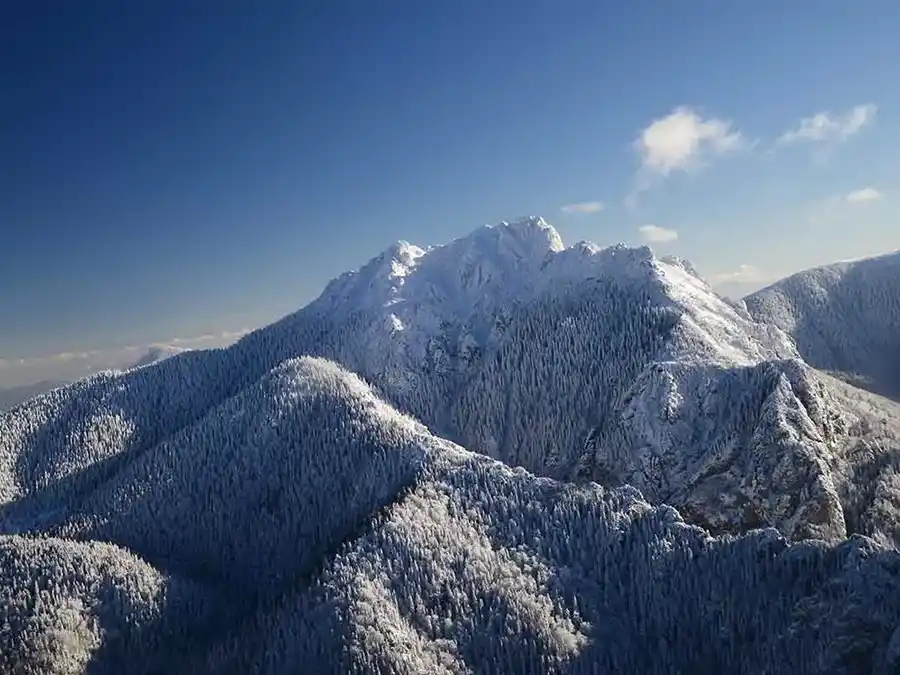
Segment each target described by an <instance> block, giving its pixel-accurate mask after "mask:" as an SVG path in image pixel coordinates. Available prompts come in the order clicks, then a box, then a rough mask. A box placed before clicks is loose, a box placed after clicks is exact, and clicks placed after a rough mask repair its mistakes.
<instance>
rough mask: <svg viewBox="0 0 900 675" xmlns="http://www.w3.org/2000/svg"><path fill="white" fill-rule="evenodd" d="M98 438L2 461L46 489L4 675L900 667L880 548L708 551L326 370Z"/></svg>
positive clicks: (659, 512)
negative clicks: (183, 419)
mask: <svg viewBox="0 0 900 675" xmlns="http://www.w3.org/2000/svg"><path fill="white" fill-rule="evenodd" d="M176 358H177V357H176ZM116 377H117V378H118V379H124V378H126V377H128V375H119V376H116ZM44 403H45V405H46V404H47V403H48V402H44ZM26 409H27V410H31V411H32V413H33V414H35V415H36V414H38V413H39V411H40V410H44V412H45V413H46V411H47V408H46V407H43V408H42V407H41V401H40V399H39V400H38V401H37V402H32V403H30V404H27V405H26ZM115 415H116V411H114V410H112V409H108V410H107V417H108V419H107V421H106V422H105V428H106V429H108V430H109V429H112V428H116V427H118V428H121V427H122V424H123V423H122V422H121V421H120V422H114V421H113V420H114V419H115ZM9 418H10V416H9V415H7V416H5V417H4V418H3V422H4V424H8V423H9V421H10V419H9ZM16 419H19V418H18V417H17V416H16ZM101 426H104V424H101V423H100V422H99V421H98V423H97V427H95V428H99V427H101ZM8 431H9V429H8V428H5V429H4V432H8ZM109 435H110V432H107V434H106V435H104V434H101V433H95V434H93V435H89V436H86V437H85V438H84V442H83V445H84V449H85V451H86V454H85V455H84V456H83V457H82V460H83V461H82V463H81V465H80V466H79V467H78V468H75V467H73V463H72V461H73V459H74V458H73V457H71V456H70V455H69V454H68V453H67V452H66V451H60V450H56V451H53V450H51V451H50V452H49V453H48V454H45V455H42V456H41V457H33V456H32V457H24V456H18V457H16V460H17V461H16V462H14V464H15V465H16V466H24V465H28V464H32V465H33V464H34V463H35V462H37V463H40V464H41V465H42V466H43V467H44V469H45V471H46V475H47V476H54V477H55V478H54V479H53V480H44V481H35V480H34V478H35V477H34V475H33V474H32V475H26V473H24V472H22V471H20V470H13V471H12V473H11V475H6V476H5V482H6V483H7V484H9V483H14V484H16V485H18V486H19V491H20V496H18V497H17V498H15V499H12V500H7V501H5V503H4V506H3V517H2V518H0V525H2V527H3V529H4V530H8V528H9V525H10V523H15V525H16V528H15V529H16V530H17V533H11V532H8V531H7V532H6V533H5V534H3V535H0V556H2V560H3V564H2V565H0V570H3V572H2V574H3V584H2V586H0V588H2V589H3V590H2V593H0V602H2V607H3V613H2V614H0V616H2V621H3V622H4V623H3V630H0V647H2V654H3V658H4V659H5V661H4V662H3V663H4V667H5V668H6V669H7V670H8V671H9V672H21V673H32V672H35V673H36V672H42V673H43V672H55V673H75V672H85V671H86V669H87V668H89V669H90V672H92V673H107V672H110V673H112V672H121V671H122V668H123V666H127V670H128V672H137V673H153V672H165V673H197V672H203V673H232V672H242V673H287V672H309V673H410V674H413V673H416V674H419V673H466V672H485V673H487V672H521V673H529V672H535V673H536V672H542V673H544V672H549V673H554V672H555V673H572V674H575V673H593V672H598V671H599V672H635V673H651V672H653V673H655V672H672V673H674V672H733V673H782V672H785V673H787V672H791V673H822V672H851V673H863V672H873V673H883V674H887V673H891V672H894V669H895V668H897V667H898V666H900V648H898V637H897V636H898V635H900V554H898V553H897V552H896V551H891V550H887V549H884V548H882V547H879V546H878V545H877V544H876V543H875V542H872V541H871V540H868V539H866V538H863V537H855V538H853V539H851V540H849V541H846V542H843V543H836V544H826V543H824V542H805V543H797V544H793V545H792V544H790V543H789V542H788V541H787V540H786V539H784V538H783V537H782V536H781V535H779V534H778V533H777V532H775V531H774V530H762V531H757V532H753V533H750V534H747V535H744V536H741V537H737V538H735V537H730V536H726V537H722V538H715V537H711V536H710V535H709V534H708V533H706V532H705V531H703V530H701V529H699V528H696V527H693V526H690V525H688V524H686V523H685V522H684V521H683V520H682V519H681V517H680V516H679V515H678V513H677V511H675V510H674V509H672V508H670V507H665V506H657V507H653V506H651V505H650V504H648V503H647V502H646V501H644V500H643V499H642V498H641V496H640V494H639V493H638V492H637V491H636V490H634V489H633V488H629V487H620V488H614V489H604V488H602V487H601V486H599V485H597V484H594V483H590V484H584V485H575V484H566V483H560V482H556V481H553V480H550V479H546V478H538V477H535V476H533V475H532V474H530V473H528V472H526V471H524V470H522V469H513V468H510V467H508V466H506V465H504V464H502V463H500V462H497V461H495V460H491V459H490V458H487V457H484V456H482V455H478V454H474V453H470V452H468V451H466V450H464V449H462V448H460V447H459V446H456V445H454V444H452V443H449V442H447V441H445V440H442V439H440V438H437V437H435V436H434V435H433V434H431V433H430V432H429V431H428V430H427V429H426V428H425V427H424V426H422V425H421V424H419V423H418V422H416V421H415V420H413V419H411V418H410V417H408V416H405V415H403V414H401V413H399V412H397V411H396V410H394V409H393V408H392V407H391V406H390V405H388V404H387V403H386V402H384V401H383V400H381V399H379V397H378V396H377V395H376V394H375V393H374V392H373V391H372V390H371V388H370V387H369V386H368V385H366V384H365V383H364V382H363V381H362V380H361V379H360V378H359V377H358V376H356V375H353V374H350V373H348V372H346V371H345V370H343V369H342V368H340V367H339V366H337V365H335V364H333V363H330V362H327V361H324V360H320V359H313V358H308V357H307V358H301V359H294V360H290V361H287V362H285V363H283V364H281V365H279V366H278V367H277V368H275V369H273V370H272V371H270V372H269V373H267V374H265V375H264V376H263V377H262V378H260V379H259V380H258V381H256V382H254V383H252V384H251V385H249V386H247V387H246V388H243V389H242V390H241V391H240V392H239V393H238V394H236V395H235V396H234V397H232V398H230V399H228V400H227V401H223V402H222V403H221V404H220V405H217V406H214V407H212V408H210V409H209V410H208V411H207V412H206V413H205V414H203V415H201V416H200V417H199V418H198V419H197V420H195V421H194V422H192V423H190V424H188V425H186V426H185V427H184V428H183V429H182V430H180V431H177V432H175V433H173V434H172V435H171V436H170V437H168V438H167V439H166V440H164V441H161V442H159V443H157V444H155V445H153V447H150V448H147V449H146V450H143V451H141V452H134V451H131V450H128V449H122V450H121V451H120V452H119V453H118V454H117V455H116V456H115V461H114V463H113V464H112V465H110V464H109V457H104V456H103V455H104V453H105V452H106V450H107V448H108V447H109V444H108V443H107V442H106V441H107V439H108V437H109ZM120 436H121V434H120ZM3 437H4V438H5V437H6V433H4V436H3ZM21 447H22V446H20V448H21ZM92 448H93V450H92ZM73 469H74V470H73ZM101 540H102V541H106V542H110V543H96V542H97V541H101ZM35 585H37V587H39V588H41V589H42V594H41V596H40V598H41V600H40V601H39V602H35V601H34V596H33V595H31V593H30V591H29V590H27V589H32V588H35ZM713 632H714V633H715V635H716V639H709V636H710V634H711V633H713ZM648 639H649V640H652V641H653V642H652V644H654V645H657V647H654V648H648V646H649V644H648V642H647V640H648ZM126 655H127V656H126Z"/></svg>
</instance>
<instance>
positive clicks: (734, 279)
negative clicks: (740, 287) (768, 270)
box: [712, 263, 766, 284]
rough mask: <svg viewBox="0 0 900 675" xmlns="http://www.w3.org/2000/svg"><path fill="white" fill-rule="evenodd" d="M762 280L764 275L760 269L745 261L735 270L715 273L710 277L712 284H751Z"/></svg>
mask: <svg viewBox="0 0 900 675" xmlns="http://www.w3.org/2000/svg"><path fill="white" fill-rule="evenodd" d="M763 281H766V275H765V274H763V272H762V270H760V269H759V268H758V267H754V266H753V265H748V264H746V263H744V264H741V265H738V267H737V269H736V270H732V271H731V272H723V273H720V274H716V275H714V276H713V278H712V282H713V283H714V284H724V283H737V284H751V283H760V282H763Z"/></svg>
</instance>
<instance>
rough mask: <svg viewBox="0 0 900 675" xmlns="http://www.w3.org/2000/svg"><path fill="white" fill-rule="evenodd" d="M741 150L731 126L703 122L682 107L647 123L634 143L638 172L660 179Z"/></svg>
mask: <svg viewBox="0 0 900 675" xmlns="http://www.w3.org/2000/svg"><path fill="white" fill-rule="evenodd" d="M745 146H746V142H745V140H744V137H743V136H742V135H741V132H740V131H737V130H736V129H734V128H733V127H732V123H731V122H729V121H727V120H721V119H716V118H712V117H711V118H707V119H704V118H703V117H702V116H701V115H700V114H699V113H697V112H696V111H695V110H693V109H692V108H688V107H685V106H682V107H679V108H675V110H673V111H672V112H671V113H669V114H668V115H666V116H665V117H661V118H659V119H656V120H654V121H653V122H651V123H650V125H649V126H648V127H647V128H645V129H644V130H643V131H641V133H640V135H639V136H638V137H637V139H636V140H635V141H634V148H635V150H637V152H638V154H639V155H640V157H641V166H642V169H643V170H645V171H649V172H652V173H656V174H660V175H662V176H667V175H668V174H670V173H672V172H673V171H687V170H690V169H692V168H695V167H697V166H699V165H701V164H702V163H703V162H704V161H706V160H707V159H709V158H710V157H712V156H715V155H721V154H725V153H728V152H734V151H735V150H740V149H741V148H743V147H745Z"/></svg>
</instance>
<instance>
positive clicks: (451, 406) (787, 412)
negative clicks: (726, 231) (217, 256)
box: [0, 218, 900, 541]
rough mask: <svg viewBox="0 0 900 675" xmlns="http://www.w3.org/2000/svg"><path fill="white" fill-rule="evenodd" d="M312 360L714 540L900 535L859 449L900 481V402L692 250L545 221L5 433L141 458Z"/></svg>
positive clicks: (373, 274)
mask: <svg viewBox="0 0 900 675" xmlns="http://www.w3.org/2000/svg"><path fill="white" fill-rule="evenodd" d="M298 355H312V356H319V357H322V358H326V359H330V360H333V361H335V362H337V363H340V364H341V365H342V366H344V367H345V368H347V369H349V370H351V371H353V372H356V373H358V374H359V375H361V376H362V377H363V378H364V379H365V380H366V381H368V382H369V383H371V384H372V385H373V386H375V387H376V389H377V391H378V392H379V394H380V395H381V396H383V397H384V398H385V399H386V400H388V401H389V402H390V403H391V404H392V405H394V406H395V407H396V408H398V409H400V410H402V411H404V412H405V413H407V414H410V415H411V416H413V417H414V418H415V419H417V420H419V421H421V422H422V423H424V424H425V425H426V426H427V427H428V428H429V429H431V430H432V431H433V432H435V433H436V434H438V435H440V436H442V437H445V438H448V439H450V440H452V441H454V442H457V443H459V444H461V445H463V446H464V447H467V448H469V449H471V450H474V451H477V452H480V453H483V454H486V455H489V456H491V457H494V458H496V459H499V460H501V461H503V462H505V463H507V464H510V465H513V466H522V467H524V468H526V469H528V470H529V471H532V472H533V473H536V474H538V475H543V476H548V477H552V478H556V479H562V480H584V479H593V480H596V481H598V482H600V483H601V484H604V485H608V486H612V485H622V484H631V485H634V486H636V487H638V488H639V489H640V490H641V491H642V493H643V494H644V496H645V497H646V498H648V499H650V500H651V501H652V502H653V503H668V504H670V505H672V506H675V507H677V508H679V509H681V510H682V511H683V513H684V514H685V516H686V517H688V518H689V519H690V520H691V522H694V523H696V524H699V525H702V526H704V527H707V528H708V529H710V530H711V531H713V532H716V533H722V532H732V533H738V532H743V531H746V530H747V529H749V528H752V527H757V526H774V527H777V528H779V529H780V530H781V531H782V532H783V533H784V534H786V535H787V536H789V537H791V538H793V539H802V538H805V537H808V536H815V537H824V538H827V539H840V538H842V537H844V536H846V535H848V534H852V533H861V534H866V535H868V536H872V537H875V538H877V539H879V540H886V541H892V540H893V539H894V538H895V537H896V535H897V533H896V532H895V528H894V526H893V525H890V527H888V529H887V530H882V529H881V526H880V525H879V523H886V522H891V523H892V522H893V521H892V520H885V519H875V520H873V519H868V518H863V517H862V516H861V515H860V514H863V513H868V512H869V511H871V509H872V508H874V504H875V502H874V501H872V500H875V499H876V498H875V497H874V496H871V495H872V493H871V491H870V490H869V489H868V487H866V488H865V489H863V486H862V485H860V483H859V482H858V480H857V477H858V476H860V475H862V474H860V472H859V470H858V469H857V467H858V466H859V465H860V462H865V463H866V465H871V466H872V467H881V468H879V469H877V470H876V469H875V468H873V469H871V471H875V472H876V474H877V475H878V476H880V477H881V479H883V480H885V481H890V480H891V476H893V475H894V468H893V467H894V466H895V464H896V462H895V461H894V459H892V458H893V457H894V456H895V455H896V454H897V448H898V447H900V442H898V440H897V439H898V437H900V436H898V435H900V410H898V407H897V406H896V405H895V404H893V403H890V402H889V401H886V400H883V399H879V398H877V397H876V398H874V399H873V398H867V397H864V396H862V395H861V394H859V393H858V392H857V391H856V390H851V391H850V392H849V393H847V394H846V395H844V394H838V393H836V392H837V389H836V388H835V386H833V385H834V384H835V383H834V382H833V380H832V379H831V378H829V377H828V376H827V375H824V374H821V373H819V372H817V371H814V370H813V369H811V368H809V367H808V366H807V365H806V364H805V363H803V361H802V359H801V357H800V355H799V354H798V352H797V349H796V347H795V344H794V342H793V341H792V340H791V338H790V337H789V336H788V335H786V334H785V332H784V331H782V330H781V329H779V328H778V327H777V326H771V325H766V324H762V323H759V322H757V321H755V320H754V319H753V317H752V315H750V314H749V313H748V312H746V311H743V309H742V308H741V307H740V306H735V305H733V304H731V303H729V302H726V301H724V300H722V299H721V298H720V297H719V296H717V295H716V294H715V293H714V292H713V291H712V290H711V289H710V288H709V286H708V285H707V284H706V283H705V282H704V281H703V280H702V279H701V278H700V277H699V276H698V275H697V273H696V272H695V271H694V270H693V268H692V267H691V266H690V265H689V264H687V263H685V262H684V261H681V260H678V259H675V258H668V259H664V260H660V259H657V258H655V257H654V256H653V254H652V251H650V249H648V248H646V247H642V248H637V249H629V248H626V247H622V246H615V247H611V248H605V249H601V248H598V247H596V246H593V245H592V244H589V243H585V242H581V243H579V244H576V245H574V246H572V247H569V248H566V247H565V246H564V245H563V243H562V240H561V239H560V237H559V235H558V233H557V232H556V231H555V230H554V229H553V228H552V227H551V226H550V225H549V224H547V223H546V222H545V221H543V220H542V219H540V218H524V219H521V220H519V221H515V222H512V223H501V224H500V225H498V226H495V227H484V228H480V229H478V230H476V231H474V232H473V233H471V234H470V235H468V236H466V237H463V238H461V239H458V240H456V241H454V242H451V243H450V244H447V245H445V246H439V247H432V248H430V249H427V250H426V249H423V248H420V247H416V246H413V245H411V244H408V243H404V242H401V243H398V244H396V245H394V246H392V247H390V248H389V249H387V250H386V251H385V252H384V253H382V254H381V255H379V256H376V257H375V258H373V259H372V260H371V261H370V262H369V263H367V264H366V265H364V266H363V267H362V268H361V269H360V270H359V271H356V272H350V273H347V274H345V275H343V276H341V277H339V278H338V279H336V280H335V281H333V282H331V283H330V284H329V285H328V286H327V287H326V289H325V291H324V292H323V294H322V295H321V296H320V297H319V298H318V299H317V300H315V301H314V302H313V303H311V304H310V305H308V306H307V307H305V308H303V309H302V310H300V311H299V312H297V313H295V314H293V315H290V316H288V317H286V318H285V319H283V320H281V321H279V322H277V323H275V324H273V325H271V326H268V327H266V328H263V329H261V330H258V331H256V332H254V333H251V334H249V335H248V336H246V337H244V338H243V339H242V340H240V341H239V342H237V343H236V344H235V345H233V346H232V347H229V348H227V349H218V350H210V351H195V352H189V353H184V354H178V355H175V356H173V357H171V358H168V359H166V360H164V361H162V362H160V363H158V364H154V365H152V366H149V367H145V368H139V369H137V370H134V371H132V372H130V373H127V374H126V375H124V376H123V377H122V378H117V377H114V376H96V377H94V378H91V379H88V380H85V381H82V382H81V383H79V384H78V385H76V386H75V387H74V388H69V389H67V390H61V391H60V392H56V395H55V397H54V398H55V399H56V400H53V401H48V402H46V403H47V404H46V405H41V406H38V407H36V408H32V409H29V410H28V411H22V412H21V413H20V414H19V416H18V417H19V419H18V420H17V421H16V422H15V423H14V426H16V427H21V428H23V429H24V428H28V429H35V430H37V431H39V433H37V432H36V433H32V432H29V433H28V435H25V436H22V435H19V436H17V435H16V434H6V435H5V436H7V438H5V439H0V443H11V445H12V446H15V445H17V444H19V443H25V444H26V445H27V446H29V453H28V454H29V456H31V455H34V456H41V455H42V454H44V453H46V452H48V451H52V452H58V451H59V450H60V449H61V448H62V449H64V450H65V451H66V452H68V453H71V456H72V462H73V464H74V465H80V464H81V463H82V462H83V461H85V460H84V457H83V455H84V448H83V445H82V440H81V438H83V436H82V437H80V436H79V435H78V434H73V433H72V430H76V429H77V430H84V431H79V433H81V434H85V433H87V434H90V435H95V436H99V437H101V438H102V439H103V442H102V443H101V446H102V449H101V450H99V451H98V452H99V454H100V456H103V457H108V456H113V455H116V454H118V453H119V452H120V451H121V450H123V449H127V450H128V451H134V452H142V451H143V450H144V449H146V448H148V447H151V446H153V445H154V444H156V443H158V442H160V441H161V440H164V439H165V438H167V437H168V436H170V435H171V434H173V433H176V432H177V431H180V430H182V429H184V428H185V427H186V426H188V425H190V424H192V423H193V422H195V421H197V420H199V419H200V418H201V417H202V416H203V415H205V414H206V413H207V412H208V411H209V410H210V409H212V408H214V407H215V406H217V405H220V404H221V403H223V402H225V401H227V400H229V399H230V398H232V397H234V396H236V395H237V394H238V393H239V392H240V391H241V390H243V389H244V388H246V387H248V386H250V385H252V384H253V383H254V382H256V381H257V380H259V379H260V378H261V377H263V376H264V375H265V374H266V373H267V372H269V371H270V370H271V369H273V368H275V367H276V366H278V364H280V363H282V362H283V361H285V360H288V359H291V358H295V357H296V356H298ZM841 391H843V390H841ZM110 410H114V411H116V416H115V421H110V417H109V415H108V411H110ZM101 421H102V423H101ZM98 424H99V425H100V426H99V427H98ZM0 448H2V445H0ZM0 461H2V459H0ZM865 475H868V473H866V474H865ZM723 494H726V495H729V497H728V498H726V499H723V498H722V495H723ZM860 495H863V496H860ZM870 496H871V499H870ZM878 503H881V502H878ZM812 514H815V515H812ZM848 521H850V522H851V527H850V529H848ZM857 526H859V527H862V528H863V529H854V527H857Z"/></svg>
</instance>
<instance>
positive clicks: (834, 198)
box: [807, 186, 886, 225]
mask: <svg viewBox="0 0 900 675" xmlns="http://www.w3.org/2000/svg"><path fill="white" fill-rule="evenodd" d="M885 197H886V195H885V194H884V193H883V192H882V191H881V190H878V189H877V188H874V187H871V186H869V187H864V188H859V189H858V190H853V191H851V192H847V193H845V194H835V195H831V196H828V197H824V198H822V199H816V200H813V201H812V202H810V203H809V205H808V206H807V221H808V222H809V223H810V224H812V225H819V224H822V223H825V222H833V221H839V220H841V219H844V218H850V217H852V216H851V213H852V212H854V211H856V210H858V209H860V208H862V207H864V206H867V205H871V204H873V203H874V202H878V201H882V200H883V199H885Z"/></svg>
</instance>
